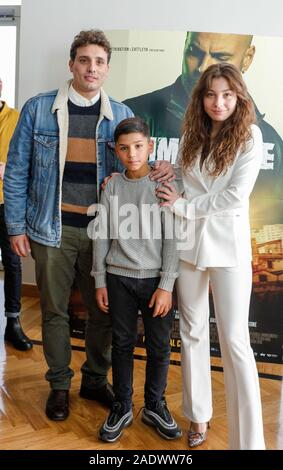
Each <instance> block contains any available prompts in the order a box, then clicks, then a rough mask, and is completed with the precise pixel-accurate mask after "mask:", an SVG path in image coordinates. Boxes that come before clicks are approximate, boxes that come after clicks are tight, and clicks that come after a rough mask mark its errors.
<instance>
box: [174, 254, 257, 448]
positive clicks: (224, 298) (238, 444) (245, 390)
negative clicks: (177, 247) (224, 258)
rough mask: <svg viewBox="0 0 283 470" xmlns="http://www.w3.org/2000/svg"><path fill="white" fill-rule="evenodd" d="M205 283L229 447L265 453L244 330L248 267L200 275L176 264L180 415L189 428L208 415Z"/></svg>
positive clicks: (253, 369) (254, 373)
mask: <svg viewBox="0 0 283 470" xmlns="http://www.w3.org/2000/svg"><path fill="white" fill-rule="evenodd" d="M209 281H210V284H211V289H212V293H213V300H214V307H215V316H216V323H217V328H218V334H219V341H220V347H221V355H222V360H223V367H224V380H225V389H226V406H227V415H228V430H229V431H228V436H229V448H230V449H236V450H237V449H248V450H252V449H265V444H264V436H263V423H262V411H261V400H260V390H259V381H258V373H257V368H256V363H255V359H254V355H253V351H252V348H251V345H250V337H249V329H248V316H249V304H250V294H251V285H252V272H251V263H250V262H247V261H245V262H243V263H242V265H241V266H239V267H237V268H207V269H206V270H205V271H200V270H198V269H196V268H195V266H192V265H191V264H189V263H186V262H183V261H181V262H180V274H179V278H178V281H177V292H178V306H179V310H180V335H181V344H182V346H181V363H182V376H183V406H184V413H185V416H186V417H187V418H189V419H190V420H191V421H193V422H195V423H204V422H207V421H209V420H210V418H211V416H212V394H211V373H210V345H209V301H208V292H209V290H208V289H209Z"/></svg>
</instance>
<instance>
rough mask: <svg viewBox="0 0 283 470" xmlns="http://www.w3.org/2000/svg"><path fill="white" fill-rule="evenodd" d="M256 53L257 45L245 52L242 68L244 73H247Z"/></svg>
mask: <svg viewBox="0 0 283 470" xmlns="http://www.w3.org/2000/svg"><path fill="white" fill-rule="evenodd" d="M254 54H255V46H250V47H248V48H247V50H246V52H245V55H244V59H243V63H242V68H241V72H242V73H245V72H246V71H247V70H248V68H249V66H250V65H251V63H252V61H253V58H254Z"/></svg>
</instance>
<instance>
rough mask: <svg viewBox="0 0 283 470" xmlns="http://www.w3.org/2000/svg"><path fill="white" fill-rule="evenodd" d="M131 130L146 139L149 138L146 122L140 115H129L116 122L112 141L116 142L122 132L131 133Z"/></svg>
mask: <svg viewBox="0 0 283 470" xmlns="http://www.w3.org/2000/svg"><path fill="white" fill-rule="evenodd" d="M133 132H139V133H140V134H143V135H144V136H145V137H146V138H147V139H150V130H149V127H148V125H147V123H146V122H145V121H144V120H143V119H141V118H140V117H131V118H127V119H123V121H121V122H120V123H119V124H118V126H117V127H116V129H115V132H114V141H115V142H117V140H118V139H119V137H120V136H121V135H122V134H132V133H133Z"/></svg>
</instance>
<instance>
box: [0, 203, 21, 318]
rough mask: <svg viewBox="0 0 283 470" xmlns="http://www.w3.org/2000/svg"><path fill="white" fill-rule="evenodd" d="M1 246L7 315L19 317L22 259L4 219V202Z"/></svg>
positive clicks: (0, 220) (0, 207)
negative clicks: (13, 244) (17, 253)
mask: <svg viewBox="0 0 283 470" xmlns="http://www.w3.org/2000/svg"><path fill="white" fill-rule="evenodd" d="M0 248H1V254H2V263H3V266H4V270H5V272H4V296H5V316H6V317H9V318H17V317H18V316H19V314H20V311H21V286H22V269H21V260H20V257H19V256H18V255H16V254H15V253H14V252H13V251H12V249H11V245H10V240H9V236H8V233H7V228H6V223H5V219H4V204H0Z"/></svg>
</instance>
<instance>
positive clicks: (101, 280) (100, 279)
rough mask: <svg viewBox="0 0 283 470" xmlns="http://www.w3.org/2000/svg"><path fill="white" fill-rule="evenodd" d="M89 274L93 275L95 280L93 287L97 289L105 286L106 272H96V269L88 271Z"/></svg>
mask: <svg viewBox="0 0 283 470" xmlns="http://www.w3.org/2000/svg"><path fill="white" fill-rule="evenodd" d="M90 275H91V276H93V277H94V280H95V288H96V289H98V288H99V287H106V285H107V284H106V272H105V271H102V272H97V271H91V273H90Z"/></svg>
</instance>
